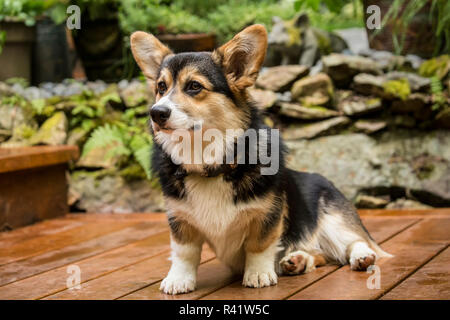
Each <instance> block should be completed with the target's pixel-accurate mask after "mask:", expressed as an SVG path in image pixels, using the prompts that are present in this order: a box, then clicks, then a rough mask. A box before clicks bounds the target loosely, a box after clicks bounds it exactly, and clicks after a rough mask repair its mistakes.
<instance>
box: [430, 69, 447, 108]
mask: <svg viewBox="0 0 450 320" xmlns="http://www.w3.org/2000/svg"><path fill="white" fill-rule="evenodd" d="M430 80H431V85H430V88H431V94H432V97H433V105H432V106H431V109H432V110H438V109H440V108H442V107H443V106H444V105H445V97H444V88H443V86H442V82H441V80H439V78H438V77H436V76H433V77H431V78H430Z"/></svg>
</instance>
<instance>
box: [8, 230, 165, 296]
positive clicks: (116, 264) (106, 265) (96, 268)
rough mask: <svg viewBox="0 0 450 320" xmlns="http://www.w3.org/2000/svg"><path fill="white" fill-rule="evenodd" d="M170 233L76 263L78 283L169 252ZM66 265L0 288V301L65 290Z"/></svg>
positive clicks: (157, 235)
mask: <svg viewBox="0 0 450 320" xmlns="http://www.w3.org/2000/svg"><path fill="white" fill-rule="evenodd" d="M169 249H170V243H169V232H168V231H165V232H162V233H158V234H155V235H153V236H150V237H148V238H146V239H143V240H140V241H137V242H133V243H130V244H128V245H125V246H122V247H119V248H116V249H113V250H109V251H107V252H104V253H102V254H99V255H95V256H93V257H90V258H87V259H83V260H80V261H76V262H75V263H74V264H76V265H77V266H78V267H79V268H80V270H81V282H87V281H90V280H92V279H95V278H99V277H100V276H102V275H105V274H107V273H111V272H113V271H116V270H118V269H121V268H124V267H127V266H130V265H132V264H135V263H137V262H140V261H142V260H145V259H148V258H150V257H153V256H156V255H159V254H162V253H164V252H168V251H169ZM67 277H68V274H67V265H65V266H63V267H59V268H56V269H53V270H50V271H47V272H44V273H41V274H39V275H36V276H32V277H29V278H26V279H23V280H20V281H16V282H13V283H11V284H8V285H6V286H3V287H0V299H39V298H42V297H46V296H48V295H51V294H55V293H57V292H59V291H64V290H66V289H67V286H66V279H67Z"/></svg>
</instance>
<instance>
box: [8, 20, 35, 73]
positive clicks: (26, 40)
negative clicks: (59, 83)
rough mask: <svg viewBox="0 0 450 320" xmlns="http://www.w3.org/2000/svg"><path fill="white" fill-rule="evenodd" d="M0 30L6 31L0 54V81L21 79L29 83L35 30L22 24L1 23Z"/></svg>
mask: <svg viewBox="0 0 450 320" xmlns="http://www.w3.org/2000/svg"><path fill="white" fill-rule="evenodd" d="M0 30H1V31H6V41H5V44H4V46H3V50H2V53H1V54H0V66H1V68H0V80H6V79H8V78H12V77H21V78H25V79H27V80H28V81H31V60H32V50H33V43H34V41H35V37H36V35H35V34H36V31H35V28H34V27H27V26H26V25H25V24H23V23H22V22H1V23H0Z"/></svg>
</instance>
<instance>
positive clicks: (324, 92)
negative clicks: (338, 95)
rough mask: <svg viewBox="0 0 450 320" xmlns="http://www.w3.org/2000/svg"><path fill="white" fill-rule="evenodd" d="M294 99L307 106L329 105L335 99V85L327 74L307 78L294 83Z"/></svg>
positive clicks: (292, 91) (292, 89)
mask: <svg viewBox="0 0 450 320" xmlns="http://www.w3.org/2000/svg"><path fill="white" fill-rule="evenodd" d="M291 94H292V99H293V100H295V101H298V102H300V103H302V104H303V105H307V106H322V105H326V104H329V102H330V101H331V100H332V98H333V84H332V82H331V79H330V77H329V76H328V75H327V74H325V73H318V74H316V75H314V76H309V77H305V78H303V79H300V80H298V81H296V82H295V83H294V85H293V86H292V88H291Z"/></svg>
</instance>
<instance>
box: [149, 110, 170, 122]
mask: <svg viewBox="0 0 450 320" xmlns="http://www.w3.org/2000/svg"><path fill="white" fill-rule="evenodd" d="M170 112H171V110H170V108H169V107H167V106H165V105H156V106H153V107H152V108H151V110H150V116H151V117H152V120H153V121H154V122H156V123H157V124H158V125H159V126H161V127H163V126H164V124H165V123H166V121H167V120H168V119H169V118H170Z"/></svg>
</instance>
